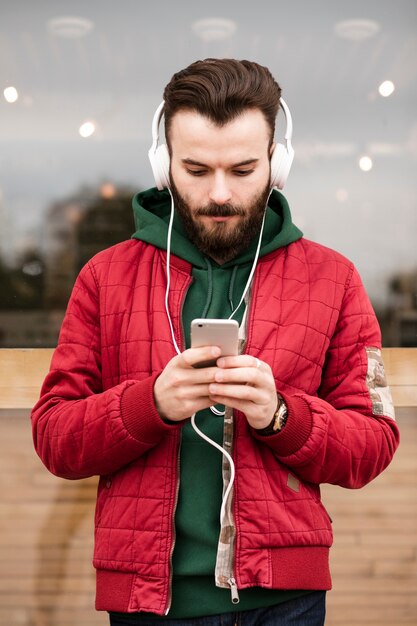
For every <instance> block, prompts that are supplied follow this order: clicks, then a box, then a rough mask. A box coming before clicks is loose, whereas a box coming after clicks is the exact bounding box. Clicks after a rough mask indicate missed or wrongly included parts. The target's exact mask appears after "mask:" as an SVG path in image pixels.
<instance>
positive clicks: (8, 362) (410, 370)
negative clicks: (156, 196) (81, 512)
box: [0, 348, 417, 409]
mask: <svg viewBox="0 0 417 626" xmlns="http://www.w3.org/2000/svg"><path fill="white" fill-rule="evenodd" d="M51 356H52V350H51V349H36V348H35V349H26V350H23V349H16V350H13V349H3V350H1V349H0V409H1V408H5V409H27V408H30V407H32V406H33V405H34V404H35V402H36V400H37V398H38V397H39V389H40V387H41V384H42V381H43V379H44V377H45V374H46V373H47V371H48V367H49V363H50V360H51ZM383 358H384V363H385V368H386V373H387V378H388V382H389V385H390V387H391V391H392V395H393V399H394V404H395V405H396V406H397V407H401V406H417V348H385V349H384V350H383Z"/></svg>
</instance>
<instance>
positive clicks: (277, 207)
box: [132, 187, 303, 269]
mask: <svg viewBox="0 0 417 626" xmlns="http://www.w3.org/2000/svg"><path fill="white" fill-rule="evenodd" d="M133 213H134V218H135V228H136V231H135V232H134V234H133V235H132V237H133V238H134V239H140V240H141V241H145V242H147V243H150V244H152V245H154V246H155V247H157V248H160V249H161V250H166V249H167V235H168V225H169V218H170V214H171V196H170V194H169V191H168V190H166V189H164V190H163V191H158V190H157V189H156V188H155V187H152V188H151V189H148V190H146V191H143V192H140V193H137V194H136V195H135V196H134V198H133ZM302 236H303V233H302V232H301V231H300V230H299V228H297V226H295V224H293V222H292V219H291V213H290V208H289V206H288V202H287V200H286V199H285V197H284V196H283V195H282V194H281V193H280V192H279V191H277V190H275V189H274V190H273V192H272V194H271V196H270V198H269V202H268V207H267V210H266V218H265V226H264V232H263V235H262V243H261V250H260V256H264V255H265V254H268V253H270V252H272V251H274V250H276V249H278V248H282V247H283V246H287V245H288V244H290V243H292V242H293V241H297V240H298V239H300V238H301V237H302ZM257 244H258V238H257V237H255V238H254V239H253V240H252V242H251V243H250V245H249V246H248V248H246V250H244V251H243V252H242V253H241V254H240V255H239V256H238V257H236V258H235V259H231V260H230V261H228V262H227V263H224V264H223V265H222V267H224V268H227V267H228V266H229V265H230V266H234V265H242V264H245V263H248V262H251V261H253V258H254V255H255V251H256V246H257ZM171 253H172V254H174V255H175V256H177V257H179V258H181V259H183V260H185V261H188V262H189V263H191V265H193V267H199V268H204V269H206V268H207V258H206V257H205V255H204V254H202V253H201V252H200V251H199V250H198V248H196V247H195V246H194V244H193V243H192V242H191V241H190V240H189V239H188V237H187V235H186V233H185V230H184V228H183V226H182V223H181V220H180V218H179V217H178V215H177V214H175V216H174V223H173V229H172V237H171ZM212 263H214V261H212Z"/></svg>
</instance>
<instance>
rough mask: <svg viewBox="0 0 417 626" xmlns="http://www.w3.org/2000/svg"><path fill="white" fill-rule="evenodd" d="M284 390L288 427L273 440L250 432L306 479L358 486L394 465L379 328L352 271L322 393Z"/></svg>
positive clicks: (395, 437)
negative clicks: (309, 393)
mask: <svg viewBox="0 0 417 626" xmlns="http://www.w3.org/2000/svg"><path fill="white" fill-rule="evenodd" d="M279 391H280V390H279ZM280 393H281V395H282V396H283V397H284V400H285V401H286V404H287V407H288V419H287V423H286V425H285V427H284V428H283V430H282V431H281V432H279V433H277V434H276V435H272V436H269V437H261V436H260V435H257V434H256V431H252V432H253V434H254V436H255V437H256V438H257V439H259V440H261V441H263V442H264V443H266V445H269V446H270V447H271V448H272V449H273V450H274V452H275V453H276V455H277V456H278V457H279V459H280V461H281V462H282V463H284V464H285V465H287V466H288V467H289V468H291V469H292V470H293V471H294V473H296V474H298V475H299V476H300V478H302V479H303V480H306V481H309V482H312V483H316V484H319V483H331V484H337V485H340V486H343V487H349V488H359V487H362V486H364V485H366V484H367V483H368V482H370V481H371V480H373V479H374V478H375V477H376V476H378V474H380V473H381V472H382V471H383V470H384V469H385V467H386V466H387V465H388V464H389V463H390V461H391V460H392V457H393V455H394V452H395V450H396V448H397V446H398V444H399V431H398V427H397V425H396V422H395V415H394V408H393V404H392V399H391V394H390V391H389V387H388V386H387V382H386V379H385V374H384V366H383V362H382V356H381V336H380V329H379V325H378V322H377V320H376V317H375V314H374V311H373V309H372V306H371V303H370V301H369V298H368V296H367V294H366V292H365V290H364V287H363V285H362V282H361V279H360V277H359V275H358V273H357V271H356V270H355V269H354V268H352V274H351V278H350V280H349V283H348V285H347V287H346V289H345V295H344V300H343V304H342V306H341V308H340V314H339V319H338V322H337V325H336V329H335V332H334V334H333V336H332V338H331V341H330V344H329V347H328V350H327V354H326V359H325V364H324V367H323V372H322V380H321V385H320V388H319V389H318V392H317V396H312V395H308V394H305V393H291V392H287V393H286V392H285V391H284V392H281V391H280Z"/></svg>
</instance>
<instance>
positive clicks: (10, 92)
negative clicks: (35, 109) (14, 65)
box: [3, 87, 19, 104]
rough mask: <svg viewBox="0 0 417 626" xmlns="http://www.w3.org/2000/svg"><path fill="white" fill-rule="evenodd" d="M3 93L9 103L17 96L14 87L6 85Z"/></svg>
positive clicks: (14, 100)
mask: <svg viewBox="0 0 417 626" xmlns="http://www.w3.org/2000/svg"><path fill="white" fill-rule="evenodd" d="M3 95H4V99H5V100H6V102H10V104H13V103H14V102H16V100H17V99H18V97H19V94H18V93H17V89H16V87H6V89H5V90H4V91H3Z"/></svg>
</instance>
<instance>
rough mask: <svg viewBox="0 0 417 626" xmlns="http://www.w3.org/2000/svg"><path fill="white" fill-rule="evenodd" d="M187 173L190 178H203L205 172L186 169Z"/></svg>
mask: <svg viewBox="0 0 417 626" xmlns="http://www.w3.org/2000/svg"><path fill="white" fill-rule="evenodd" d="M187 173H188V174H191V176H203V175H204V174H205V173H206V170H190V169H188V168H187Z"/></svg>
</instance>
